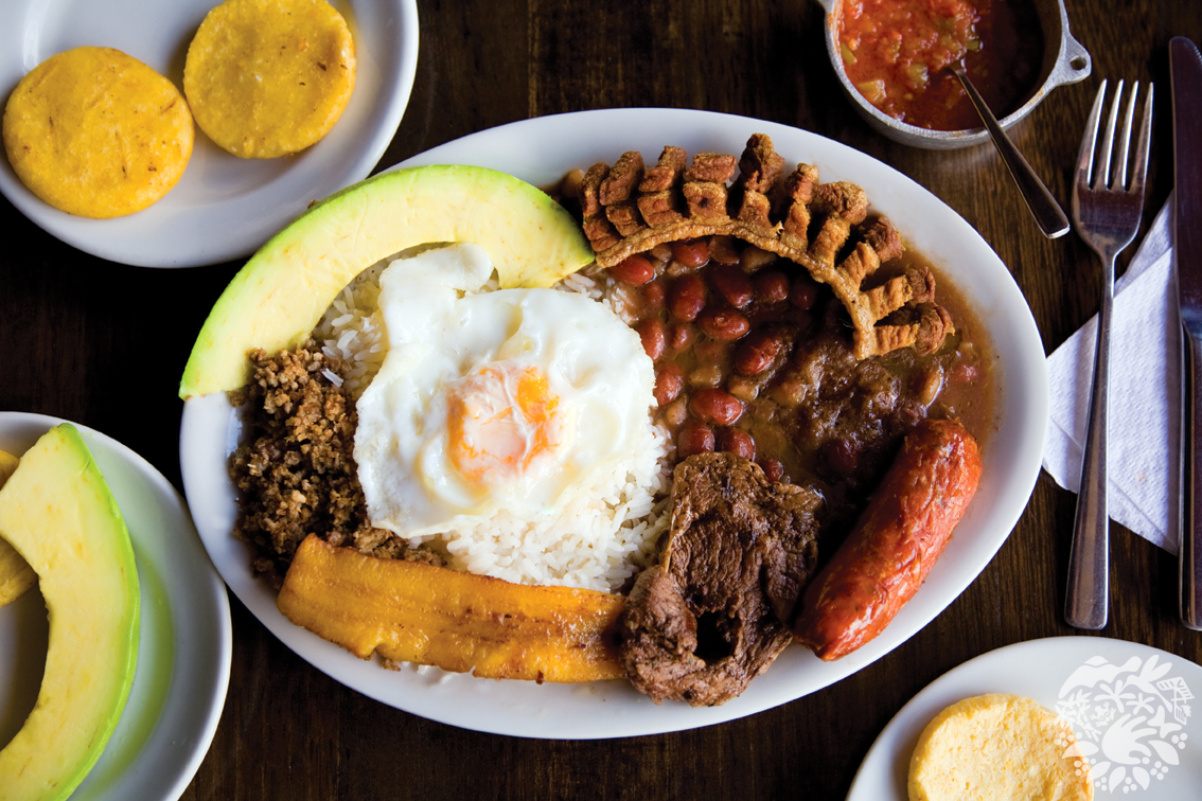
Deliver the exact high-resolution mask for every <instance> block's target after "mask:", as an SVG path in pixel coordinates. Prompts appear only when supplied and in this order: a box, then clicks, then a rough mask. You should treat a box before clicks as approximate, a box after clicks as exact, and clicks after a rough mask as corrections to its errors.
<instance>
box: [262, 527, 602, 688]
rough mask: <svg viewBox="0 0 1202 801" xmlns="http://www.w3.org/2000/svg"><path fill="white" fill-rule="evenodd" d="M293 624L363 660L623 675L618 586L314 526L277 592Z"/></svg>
mask: <svg viewBox="0 0 1202 801" xmlns="http://www.w3.org/2000/svg"><path fill="white" fill-rule="evenodd" d="M276 603H277V605H278V606H279V609H280V612H282V613H283V615H284V616H285V617H286V618H288V619H289V620H291V621H292V622H293V623H295V624H297V625H299V626H303V627H304V628H306V629H308V630H309V631H311V632H313V633H314V634H317V635H318V636H320V637H322V638H324V639H326V640H329V641H331V642H333V643H336V644H337V645H341V646H342V647H343V648H346V649H347V650H348V651H350V652H351V653H353V654H355V656H358V657H359V658H360V659H368V658H369V657H371V655H372V653H377V654H379V655H380V656H381V657H384V658H385V659H390V660H393V661H397V662H415V663H417V664H422V665H436V666H438V667H441V668H443V669H445V670H449V671H453V672H457V673H466V672H471V673H472V674H473V675H475V676H479V677H484V678H494V679H526V680H531V681H537V682H544V681H552V682H583V681H596V680H598V679H612V678H619V677H621V676H622V675H623V673H622V668H621V666H620V665H619V664H618V659H617V651H616V649H615V646H614V642H613V639H612V634H613V632H614V627H615V624H616V621H617V617H618V613H619V612H620V611H621V610H622V607H623V605H624V603H625V601H624V599H623V598H622V597H621V596H619V595H611V594H610V593H605V592H598V591H596V590H582V589H574V588H571V587H532V586H528V585H523V584H511V583H510V582H507V581H502V580H501V579H497V578H491V577H489V576H479V575H475V574H473V573H465V572H462V571H458V570H450V569H448V568H443V567H435V566H433V565H428V564H424V563H420V562H407V561H404V560H399V559H378V558H376V557H373V556H368V555H365V554H362V553H359V552H358V551H356V550H354V549H351V548H338V547H335V546H333V545H330V544H329V543H327V542H325V541H324V540H322V539H320V538H319V537H317V536H315V535H309V536H308V537H307V538H306V539H305V540H304V541H303V542H302V543H301V545H300V547H299V548H298V549H297V551H296V556H295V557H294V558H293V560H292V564H291V565H290V566H289V568H288V573H287V574H286V576H285V577H284V586H283V588H282V589H281V590H280V594H279V597H278V598H277V600H276Z"/></svg>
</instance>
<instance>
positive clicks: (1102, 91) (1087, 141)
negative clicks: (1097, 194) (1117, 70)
mask: <svg viewBox="0 0 1202 801" xmlns="http://www.w3.org/2000/svg"><path fill="white" fill-rule="evenodd" d="M1105 98H1106V80H1105V79H1103V80H1102V85H1101V86H1099V87H1098V95H1097V97H1095V98H1094V101H1093V109H1091V110H1090V112H1089V119H1088V120H1087V121H1086V123H1085V135H1084V136H1083V137H1082V138H1081V151H1080V152H1079V153H1078V154H1077V175H1076V179H1075V180H1074V181H1073V186H1089V178H1090V175H1091V174H1092V172H1093V151H1094V146H1095V145H1096V143H1097V140H1098V121H1099V120H1100V119H1101V116H1102V101H1103V100H1104V99H1105Z"/></svg>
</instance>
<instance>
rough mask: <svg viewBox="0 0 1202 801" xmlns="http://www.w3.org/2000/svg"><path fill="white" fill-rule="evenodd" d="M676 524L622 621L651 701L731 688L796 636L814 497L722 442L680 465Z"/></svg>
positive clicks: (707, 700)
mask: <svg viewBox="0 0 1202 801" xmlns="http://www.w3.org/2000/svg"><path fill="white" fill-rule="evenodd" d="M672 494H673V511H672V527H671V530H670V532H669V539H668V543H667V546H666V547H665V548H664V551H663V556H662V557H661V561H660V563H659V564H658V565H654V566H652V567H650V568H648V569H647V570H645V571H643V573H642V574H641V575H640V576H639V579H638V581H637V582H636V584H635V586H634V589H633V590H632V591H631V593H630V597H629V599H628V601H627V604H626V609H625V611H624V612H623V614H622V618H621V620H620V621H619V631H620V633H621V645H620V654H621V659H622V664H623V667H624V669H625V670H626V673H627V676H628V677H629V679H630V681H631V682H632V683H633V684H634V686H635V687H636V688H638V689H639V690H640V691H641V692H643V693H645V694H647V695H648V696H650V697H651V698H652V699H653V700H654V701H655V702H656V703H659V702H661V701H663V700H664V699H672V700H683V701H688V702H689V703H690V704H691V705H693V706H714V705H717V704H721V703H723V702H725V701H728V700H729V699H731V698H734V697H735V696H737V695H738V694H739V693H741V692H742V691H743V689H744V688H745V687H746V686H747V683H748V682H750V681H751V680H752V679H753V678H755V677H756V676H757V675H759V674H760V673H762V672H763V671H764V670H765V669H767V667H768V665H770V664H771V663H772V660H774V659H775V658H776V657H777V655H778V654H779V653H780V652H781V651H782V650H783V649H784V648H785V646H787V645H788V644H789V643H790V642H791V640H792V634H791V632H790V629H789V623H790V621H791V620H792V619H793V616H794V611H795V607H796V605H797V601H798V598H799V596H800V595H801V592H802V590H803V589H804V588H805V585H806V582H807V581H808V580H809V578H810V576H811V575H812V573H813V572H814V566H815V563H816V562H817V556H818V548H817V545H816V541H815V537H814V533H815V531H816V529H817V525H816V523H815V521H814V513H815V512H816V510H817V509H818V506H819V505H820V504H821V497H820V496H819V495H818V494H817V493H816V492H814V491H812V490H809V489H805V488H802V487H798V486H795V485H792V484H784V483H773V482H770V481H768V479H767V478H766V477H765V476H764V472H763V470H762V469H760V467H759V465H757V464H755V463H754V462H752V461H750V460H748V459H744V458H743V457H740V456H735V455H733V454H729V453H703V454H698V455H696V456H691V457H689V458H688V459H686V460H685V461H683V462H681V463H680V464H679V465H677V467H676V471H675V475H674V479H673V482H672Z"/></svg>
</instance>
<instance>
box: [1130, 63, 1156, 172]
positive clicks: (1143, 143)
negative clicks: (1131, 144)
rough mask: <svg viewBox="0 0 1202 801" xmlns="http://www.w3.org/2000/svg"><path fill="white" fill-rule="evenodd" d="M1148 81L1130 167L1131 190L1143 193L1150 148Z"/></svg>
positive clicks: (1150, 93)
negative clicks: (1133, 157)
mask: <svg viewBox="0 0 1202 801" xmlns="http://www.w3.org/2000/svg"><path fill="white" fill-rule="evenodd" d="M1153 89H1155V87H1154V86H1153V85H1152V84H1151V83H1148V96H1147V97H1146V98H1144V118H1143V120H1142V121H1141V122H1140V125H1139V142H1138V143H1137V144H1136V145H1135V164H1134V166H1132V168H1131V191H1132V192H1138V193H1139V194H1143V191H1144V179H1145V178H1146V177H1147V175H1148V151H1149V150H1151V149H1152V90H1153Z"/></svg>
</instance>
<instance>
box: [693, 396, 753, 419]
mask: <svg viewBox="0 0 1202 801" xmlns="http://www.w3.org/2000/svg"><path fill="white" fill-rule="evenodd" d="M689 411H690V412H692V413H693V414H694V415H696V416H697V417H698V418H699V419H701V420H703V421H705V422H707V423H713V424H714V425H719V426H728V425H732V424H733V423H734V422H735V421H736V420H738V419H739V418H740V417H742V416H743V402H742V401H741V400H739V399H738V398H736V397H735V396H734V395H731V394H730V393H729V392H727V391H726V390H724V389H717V388H712V389H699V390H697V391H696V392H694V393H693V394H692V395H691V396H690V397H689Z"/></svg>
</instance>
